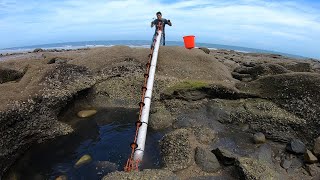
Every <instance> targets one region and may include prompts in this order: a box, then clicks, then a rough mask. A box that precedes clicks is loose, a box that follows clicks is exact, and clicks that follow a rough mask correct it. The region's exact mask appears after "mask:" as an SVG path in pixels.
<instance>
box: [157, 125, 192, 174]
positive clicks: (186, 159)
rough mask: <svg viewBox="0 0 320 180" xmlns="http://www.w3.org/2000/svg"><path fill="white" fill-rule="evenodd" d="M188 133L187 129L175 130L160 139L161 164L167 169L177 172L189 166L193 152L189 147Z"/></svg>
mask: <svg viewBox="0 0 320 180" xmlns="http://www.w3.org/2000/svg"><path fill="white" fill-rule="evenodd" d="M189 133H190V130H188V129H177V130H175V131H173V132H170V133H168V134H166V135H165V136H164V137H163V138H162V139H161V141H160V147H161V155H162V162H163V164H164V166H165V167H166V168H167V169H169V170H171V171H177V170H182V169H185V168H187V167H189V166H190V165H191V162H192V161H193V159H194V158H193V156H194V151H193V149H192V148H191V145H190V141H189V136H190V134H189Z"/></svg>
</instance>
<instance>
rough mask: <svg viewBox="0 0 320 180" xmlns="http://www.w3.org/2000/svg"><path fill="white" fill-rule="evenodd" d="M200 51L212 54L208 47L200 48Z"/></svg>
mask: <svg viewBox="0 0 320 180" xmlns="http://www.w3.org/2000/svg"><path fill="white" fill-rule="evenodd" d="M199 49H201V50H202V51H203V52H205V53H207V54H210V49H208V48H206V47H199Z"/></svg>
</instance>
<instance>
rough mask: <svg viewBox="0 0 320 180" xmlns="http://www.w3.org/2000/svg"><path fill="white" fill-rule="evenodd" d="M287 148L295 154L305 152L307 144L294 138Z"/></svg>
mask: <svg viewBox="0 0 320 180" xmlns="http://www.w3.org/2000/svg"><path fill="white" fill-rule="evenodd" d="M286 150H288V151H289V152H291V153H295V154H304V153H305V152H306V146H305V145H304V144H303V142H302V141H300V140H299V139H293V140H291V141H290V142H289V143H288V144H287V147H286Z"/></svg>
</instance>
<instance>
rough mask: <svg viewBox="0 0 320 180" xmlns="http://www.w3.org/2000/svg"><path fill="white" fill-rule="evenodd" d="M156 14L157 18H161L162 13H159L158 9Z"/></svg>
mask: <svg viewBox="0 0 320 180" xmlns="http://www.w3.org/2000/svg"><path fill="white" fill-rule="evenodd" d="M156 16H157V19H161V18H162V14H161V12H160V11H159V12H157V13H156Z"/></svg>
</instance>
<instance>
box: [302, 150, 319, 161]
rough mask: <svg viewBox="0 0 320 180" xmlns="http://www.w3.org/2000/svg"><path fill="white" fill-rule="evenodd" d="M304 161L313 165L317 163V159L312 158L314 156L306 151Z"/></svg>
mask: <svg viewBox="0 0 320 180" xmlns="http://www.w3.org/2000/svg"><path fill="white" fill-rule="evenodd" d="M304 161H305V162H307V163H311V164H313V163H316V162H318V159H317V157H316V156H314V155H313V154H312V152H311V151H309V150H307V151H306V152H305V153H304Z"/></svg>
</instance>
